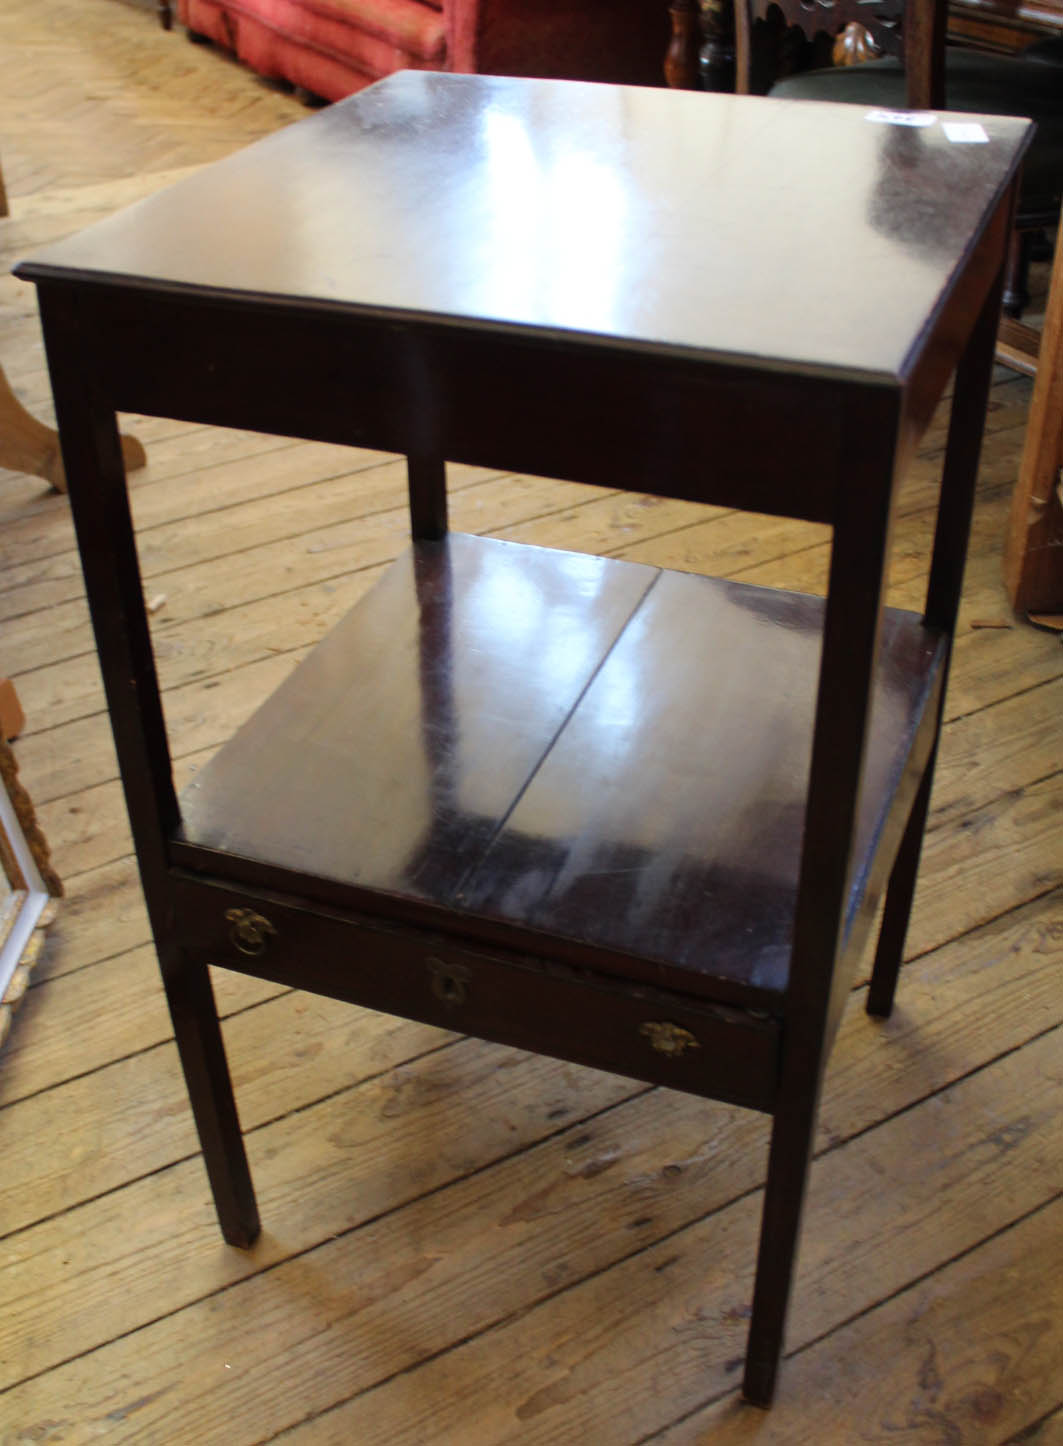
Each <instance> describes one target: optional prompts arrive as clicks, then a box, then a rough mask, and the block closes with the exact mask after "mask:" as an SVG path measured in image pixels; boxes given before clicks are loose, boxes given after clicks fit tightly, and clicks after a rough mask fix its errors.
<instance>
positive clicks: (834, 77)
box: [735, 0, 1063, 373]
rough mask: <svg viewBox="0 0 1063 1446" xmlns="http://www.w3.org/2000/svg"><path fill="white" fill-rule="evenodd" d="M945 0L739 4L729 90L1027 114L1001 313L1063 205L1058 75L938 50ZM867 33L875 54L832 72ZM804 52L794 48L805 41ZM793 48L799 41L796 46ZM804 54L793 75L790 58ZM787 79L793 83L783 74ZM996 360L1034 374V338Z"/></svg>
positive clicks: (1036, 66)
mask: <svg viewBox="0 0 1063 1446" xmlns="http://www.w3.org/2000/svg"><path fill="white" fill-rule="evenodd" d="M946 8H947V7H946V5H945V3H944V0H908V3H907V4H905V0H880V3H877V4H867V3H866V0H819V3H816V4H814V5H810V4H808V3H806V0H736V5H735V32H736V81H735V85H736V89H737V90H738V92H739V93H740V94H752V95H757V94H760V95H764V94H768V93H770V94H771V95H773V96H780V97H786V98H788V99H790V100H821V101H838V102H841V103H843V104H850V105H864V106H871V107H875V108H882V109H886V110H899V109H903V108H909V109H912V110H944V109H948V110H955V111H969V112H974V113H976V114H977V113H981V114H988V115H1019V116H1030V117H1031V118H1032V119H1033V120H1035V121H1036V122H1037V132H1036V135H1035V137H1034V141H1033V144H1032V146H1031V148H1030V150H1029V152H1028V153H1027V157H1026V161H1025V164H1024V167H1023V178H1022V188H1021V192H1020V196H1019V203H1018V207H1017V211H1016V217H1015V239H1014V243H1013V248H1012V260H1011V264H1010V266H1009V276H1008V285H1007V287H1006V289H1005V296H1004V311H1005V313H1006V315H1007V316H1008V317H1015V316H1018V315H1019V314H1020V312H1021V310H1022V307H1023V306H1024V304H1025V301H1026V295H1025V273H1026V257H1027V249H1028V241H1029V239H1030V238H1031V237H1032V236H1034V235H1035V234H1037V233H1038V232H1041V231H1044V230H1046V229H1050V230H1054V229H1055V227H1056V225H1057V223H1058V221H1059V214H1060V205H1061V202H1063V66H1061V64H1060V63H1058V60H1057V61H1056V63H1053V55H1054V54H1055V52H1052V54H1049V55H1046V54H1044V53H1043V51H1044V47H1034V48H1033V49H1032V50H1031V52H1030V53H1029V54H1027V53H1025V52H1023V53H1020V54H1018V55H991V54H985V53H982V52H981V51H975V50H966V49H962V48H959V47H956V46H949V45H946V43H945V25H946ZM854 23H855V24H857V25H859V26H862V27H863V28H864V29H865V30H866V31H868V32H869V33H870V35H871V36H872V39H873V41H874V42H875V44H876V47H877V49H878V50H879V52H880V54H879V56H878V57H877V58H875V59H871V60H866V61H861V62H860V63H858V64H855V65H833V66H832V65H831V54H832V50H833V46H834V43H835V41H836V40H837V39H838V37H839V36H840V35H841V34H842V33H843V32H844V31H845V29H846V27H847V26H849V25H852V24H854ZM802 38H803V40H804V42H805V44H804V45H803V46H802V45H801V43H800V42H801V40H802ZM795 42H797V43H795ZM799 49H801V50H803V52H804V58H805V59H806V60H807V58H808V57H809V55H810V56H811V68H809V69H797V68H796V67H797V65H798V64H799V63H800V62H799V60H797V59H795V52H797V51H798V50H799ZM788 72H790V73H788ZM1003 342H1004V350H1003V354H1002V355H1001V360H1004V361H1007V362H1009V363H1013V364H1016V365H1018V366H1019V368H1020V369H1021V370H1025V371H1028V372H1031V373H1032V372H1033V371H1034V370H1035V367H1036V351H1037V345H1036V338H1035V335H1034V334H1031V333H1030V330H1029V328H1020V327H1017V326H1015V325H1010V326H1009V325H1005V328H1004V335H1003Z"/></svg>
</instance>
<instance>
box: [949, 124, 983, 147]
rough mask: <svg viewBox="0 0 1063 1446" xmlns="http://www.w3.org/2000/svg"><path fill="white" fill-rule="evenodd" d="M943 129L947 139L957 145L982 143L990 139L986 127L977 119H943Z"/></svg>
mask: <svg viewBox="0 0 1063 1446" xmlns="http://www.w3.org/2000/svg"><path fill="white" fill-rule="evenodd" d="M941 129H942V130H943V131H944V132H945V136H946V139H948V140H950V141H952V142H953V143H954V144H956V145H968V146H970V145H982V144H985V143H986V142H988V140H989V137H988V136H987V135H986V133H985V127H984V126H980V125H979V124H978V122H977V121H942V122H941Z"/></svg>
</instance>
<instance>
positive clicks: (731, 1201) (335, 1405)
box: [262, 1024, 1063, 1443]
mask: <svg viewBox="0 0 1063 1446" xmlns="http://www.w3.org/2000/svg"><path fill="white" fill-rule="evenodd" d="M1054 1029H1063V1025H1060V1024H1057V1025H1052V1026H1049V1027H1048V1028H1047V1029H1045V1030H1042V1031H1040V1032H1039V1033H1038V1034H1037V1035H1036V1036H1034V1038H1041V1037H1043V1036H1044V1035H1046V1034H1050V1033H1051V1032H1052V1031H1053V1030H1054ZM1032 1042H1033V1040H1032V1039H1031V1040H1027V1041H1025V1042H1024V1044H1023V1045H1019V1046H1016V1047H1015V1048H1016V1049H1021V1048H1024V1047H1025V1045H1026V1044H1029V1043H1032ZM1014 1052H1015V1050H1014V1049H1012V1050H1004V1051H1002V1052H1001V1054H1000V1056H999V1058H1005V1057H1006V1056H1007V1055H1008V1054H1012V1053H1014ZM991 1063H993V1061H987V1062H986V1063H985V1064H984V1065H982V1066H979V1067H978V1068H977V1069H973V1070H970V1071H969V1072H967V1073H965V1074H963V1075H961V1076H959V1077H958V1078H957V1079H955V1080H950V1081H949V1083H948V1084H947V1085H943V1086H942V1087H941V1088H939V1089H937V1090H933V1091H931V1092H930V1093H929V1094H928V1095H926V1096H923V1098H922V1099H921V1100H919V1101H917V1102H916V1104H922V1103H925V1102H926V1100H927V1099H930V1098H933V1097H934V1096H935V1095H938V1094H941V1093H944V1092H945V1091H946V1090H948V1089H952V1088H954V1087H955V1085H957V1084H958V1083H960V1082H961V1081H962V1080H965V1079H968V1078H971V1077H972V1076H973V1075H976V1074H978V1073H980V1072H981V1070H982V1069H983V1068H986V1067H988V1065H989V1064H991ZM625 1103H626V1101H620V1102H618V1103H616V1104H614V1105H612V1106H610V1107H609V1108H610V1109H618V1108H620V1107H622V1105H623V1104H625ZM709 1103H711V1102H709ZM916 1104H913V1105H908V1106H905V1107H903V1108H901V1109H898V1110H895V1111H892V1112H891V1113H890V1114H888V1115H884V1116H882V1117H881V1118H879V1119H876V1121H875V1122H874V1123H873V1124H872V1125H870V1126H868V1127H866V1128H864V1129H860V1130H856V1131H854V1132H853V1133H852V1134H849V1135H846V1136H844V1137H843V1138H839V1139H838V1140H836V1141H831V1143H830V1144H829V1145H827V1146H825V1147H824V1148H822V1149H819V1150H816V1151H815V1152H814V1154H813V1161H814V1162H818V1161H819V1160H821V1159H823V1158H825V1157H826V1156H827V1155H831V1154H833V1153H834V1152H835V1151H836V1150H839V1149H841V1148H843V1147H845V1146H848V1145H849V1144H850V1143H852V1141H854V1140H857V1139H859V1138H861V1136H863V1135H865V1134H868V1133H870V1131H872V1130H874V1129H877V1128H878V1127H879V1126H881V1125H884V1124H886V1123H887V1122H888V1121H890V1120H893V1119H896V1118H899V1117H900V1116H901V1115H904V1114H907V1113H908V1111H909V1110H910V1109H912V1108H915V1107H916ZM607 1112H608V1111H602V1112H600V1113H607ZM526 1148H528V1147H526ZM531 1148H534V1147H531ZM525 1152H526V1149H525V1150H522V1151H519V1152H515V1154H517V1153H525ZM507 1158H508V1157H507ZM491 1168H493V1165H491V1164H489V1165H484V1166H482V1167H480V1170H481V1171H483V1170H487V1169H491ZM473 1173H478V1172H473ZM463 1178H465V1177H463ZM440 1188H441V1189H446V1188H448V1187H447V1186H441V1187H440ZM763 1190H764V1181H763V1180H761V1181H760V1182H759V1183H758V1184H757V1185H754V1186H750V1187H749V1188H747V1189H744V1190H741V1191H739V1192H738V1193H737V1194H736V1195H734V1196H732V1197H730V1198H728V1199H725V1200H721V1201H719V1202H717V1204H716V1205H714V1206H713V1208H712V1209H711V1210H708V1211H706V1212H705V1213H704V1214H703V1215H695V1216H692V1217H691V1218H689V1219H687V1220H685V1221H684V1222H683V1223H682V1224H680V1225H677V1226H676V1227H675V1228H674V1229H671V1230H667V1231H664V1232H663V1233H662V1234H660V1235H658V1236H656V1237H655V1238H654V1239H653V1240H648V1241H646V1242H644V1243H643V1244H641V1245H637V1246H635V1247H634V1248H633V1249H631V1250H629V1251H626V1252H624V1253H623V1254H622V1255H619V1256H618V1257H617V1258H616V1259H615V1260H612V1261H610V1262H609V1264H608V1265H605V1266H602V1267H599V1268H598V1269H595V1270H590V1271H587V1272H586V1273H585V1274H584V1275H581V1276H579V1277H578V1278H572V1279H569V1280H566V1281H565V1283H564V1284H563V1285H559V1286H558V1287H556V1288H555V1289H553V1290H547V1291H546V1292H544V1293H543V1295H541V1296H538V1297H536V1298H535V1299H534V1300H530V1301H525V1302H524V1303H523V1304H522V1305H521V1306H520V1307H518V1308H517V1309H515V1310H513V1311H510V1312H507V1313H506V1314H504V1315H502V1316H500V1317H499V1318H498V1319H496V1320H494V1321H492V1322H491V1323H490V1324H488V1325H484V1326H481V1327H480V1328H479V1329H477V1330H474V1331H470V1332H468V1333H467V1334H466V1335H464V1336H463V1337H461V1339H459V1340H454V1341H451V1342H450V1343H449V1344H448V1345H446V1346H444V1347H441V1348H440V1349H439V1350H438V1351H432V1352H425V1353H422V1354H421V1355H419V1356H418V1358H417V1360H416V1361H412V1362H410V1363H409V1364H408V1365H406V1366H403V1367H401V1368H400V1369H398V1370H395V1371H393V1372H391V1373H389V1374H388V1375H385V1376H382V1377H381V1378H380V1380H378V1381H374V1382H373V1384H372V1385H371V1386H367V1387H364V1388H363V1389H361V1390H357V1391H353V1392H351V1393H350V1395H348V1396H345V1397H343V1398H342V1399H337V1400H335V1401H333V1402H332V1403H331V1404H330V1405H329V1406H328V1407H327V1408H325V1409H324V1410H321V1411H315V1412H312V1413H310V1415H309V1416H308V1417H307V1419H309V1420H316V1419H318V1418H323V1417H326V1416H328V1415H330V1414H332V1412H334V1411H336V1410H338V1409H340V1408H341V1407H343V1406H346V1405H348V1404H349V1403H350V1402H352V1401H356V1400H358V1399H359V1398H361V1397H364V1396H368V1395H370V1394H371V1393H372V1392H374V1391H378V1390H380V1389H381V1388H382V1387H384V1386H386V1385H388V1384H390V1383H391V1382H392V1381H395V1380H398V1379H401V1377H403V1376H406V1375H410V1374H411V1373H413V1372H415V1371H418V1370H420V1369H421V1367H422V1366H426V1365H428V1364H430V1363H431V1362H432V1361H435V1360H438V1359H441V1358H443V1357H445V1356H447V1355H449V1354H451V1353H452V1352H453V1351H456V1350H458V1349H459V1348H460V1347H462V1346H464V1345H466V1344H468V1343H469V1342H470V1341H473V1340H476V1339H478V1338H480V1337H482V1336H486V1335H488V1334H490V1333H492V1332H495V1331H498V1330H502V1329H504V1328H505V1327H506V1326H507V1325H510V1324H512V1323H513V1322H514V1321H517V1320H519V1319H521V1317H523V1316H525V1315H527V1314H528V1313H529V1312H530V1311H533V1310H536V1309H539V1308H540V1307H541V1306H542V1305H544V1304H546V1303H547V1302H552V1301H555V1300H557V1299H559V1298H561V1297H562V1296H564V1295H567V1294H568V1293H569V1292H570V1291H572V1290H575V1289H577V1288H580V1287H582V1286H584V1285H586V1283H587V1282H588V1281H590V1280H593V1279H595V1278H596V1277H597V1276H600V1275H604V1274H606V1273H608V1272H609V1271H611V1270H614V1269H616V1268H617V1267H618V1266H620V1265H621V1264H627V1263H629V1262H630V1261H632V1260H635V1259H637V1258H638V1257H639V1256H640V1255H644V1254H646V1253H648V1252H649V1251H652V1250H657V1249H659V1248H660V1247H661V1246H662V1245H664V1244H666V1243H667V1242H668V1241H669V1240H673V1239H675V1238H676V1237H677V1236H679V1235H682V1234H683V1233H684V1232H685V1231H688V1230H691V1229H693V1228H694V1227H696V1226H698V1225H701V1224H704V1223H705V1222H706V1221H708V1220H710V1219H711V1218H712V1217H713V1216H714V1215H718V1214H720V1213H721V1212H722V1211H723V1210H725V1209H731V1208H733V1207H734V1206H735V1205H737V1204H739V1203H741V1202H742V1201H744V1200H748V1199H751V1198H753V1197H754V1196H756V1195H758V1194H762V1193H763ZM1061 1198H1063V1190H1058V1191H1054V1192H1053V1193H1052V1194H1051V1196H1049V1197H1048V1198H1046V1199H1045V1200H1042V1201H1041V1202H1040V1203H1039V1204H1037V1205H1036V1206H1033V1207H1032V1208H1031V1209H1029V1210H1026V1211H1023V1212H1022V1213H1020V1214H1019V1215H1018V1216H1016V1217H1015V1218H1014V1219H1013V1220H1010V1221H1008V1222H1007V1223H1006V1224H1005V1225H1002V1226H1001V1227H1000V1228H999V1229H996V1230H993V1231H990V1232H989V1234H987V1235H986V1236H984V1237H982V1238H981V1239H980V1240H978V1241H977V1242H975V1243H974V1244H973V1245H971V1246H969V1247H966V1248H964V1249H963V1250H960V1251H956V1252H955V1253H954V1254H952V1255H951V1256H949V1257H948V1258H947V1259H945V1260H943V1261H939V1262H936V1263H935V1264H934V1265H933V1266H932V1267H931V1268H930V1269H928V1270H926V1271H923V1272H921V1273H920V1274H919V1275H917V1276H915V1277H913V1278H912V1279H911V1280H909V1281H907V1282H905V1284H904V1285H902V1286H899V1287H898V1288H897V1289H896V1290H894V1291H891V1292H889V1293H888V1294H886V1295H885V1296H882V1297H880V1298H879V1299H878V1300H876V1301H874V1302H873V1303H871V1304H869V1305H868V1306H866V1307H865V1308H863V1309H861V1310H859V1311H854V1312H853V1313H852V1314H851V1315H850V1316H847V1317H846V1318H845V1319H844V1320H840V1321H837V1322H835V1323H834V1324H833V1325H832V1326H831V1327H830V1329H829V1330H827V1331H823V1332H821V1333H820V1334H819V1335H818V1336H817V1337H815V1339H813V1340H810V1341H807V1342H804V1343H802V1345H801V1346H799V1347H796V1348H795V1349H793V1350H789V1351H786V1352H785V1353H784V1357H783V1359H784V1360H787V1359H790V1358H792V1357H796V1356H798V1355H800V1354H802V1353H803V1352H804V1351H805V1350H807V1349H809V1348H810V1347H811V1346H813V1345H815V1344H816V1343H817V1342H818V1341H820V1340H824V1339H826V1338H827V1337H829V1336H831V1335H833V1334H834V1333H835V1332H836V1331H838V1330H840V1329H843V1328H844V1327H845V1326H847V1325H850V1324H851V1323H852V1322H853V1321H856V1320H859V1319H861V1317H863V1316H865V1315H867V1314H869V1313H870V1312H871V1311H873V1310H875V1309H877V1308H878V1307H879V1306H881V1305H884V1304H886V1303H887V1302H888V1301H890V1300H892V1299H894V1298H896V1297H897V1296H900V1295H903V1294H904V1293H905V1292H906V1291H908V1290H911V1289H914V1288H916V1287H917V1286H918V1285H920V1284H921V1283H922V1282H923V1281H925V1280H928V1279H930V1278H931V1277H932V1276H934V1275H936V1274H937V1273H938V1271H940V1270H943V1269H945V1268H946V1267H947V1266H949V1265H952V1264H954V1263H955V1262H956V1261H958V1260H962V1259H963V1258H964V1257H965V1256H967V1255H970V1254H971V1252H972V1251H973V1250H977V1249H979V1248H981V1247H982V1246H984V1245H986V1244H988V1243H989V1242H990V1241H991V1240H994V1239H996V1238H997V1237H998V1236H1000V1235H1003V1234H1006V1233H1007V1231H1008V1230H1012V1229H1014V1228H1015V1226H1016V1225H1019V1224H1021V1223H1023V1221H1025V1220H1027V1219H1032V1218H1033V1217H1034V1216H1036V1215H1037V1214H1039V1213H1040V1212H1041V1211H1043V1210H1045V1209H1047V1208H1048V1207H1049V1206H1050V1205H1052V1204H1053V1203H1054V1202H1055V1201H1057V1200H1059V1199H1061ZM740 1366H741V1360H740V1359H739V1360H737V1361H736V1362H735V1363H734V1369H735V1370H736V1371H737V1370H738V1369H739V1368H740ZM731 1394H732V1392H730V1391H723V1392H718V1393H716V1394H714V1395H712V1396H709V1397H707V1398H706V1399H705V1400H703V1401H701V1402H699V1404H698V1406H697V1408H696V1409H697V1410H699V1411H700V1410H704V1409H705V1408H706V1407H707V1406H709V1405H713V1404H715V1403H716V1402H717V1401H719V1400H723V1399H724V1398H725V1397H726V1396H729V1395H731ZM303 1424H305V1422H297V1423H293V1424H292V1425H290V1426H286V1427H284V1429H283V1430H281V1431H280V1432H277V1433H275V1434H274V1435H272V1436H268V1437H263V1438H262V1442H263V1443H265V1442H270V1443H272V1442H274V1441H283V1439H284V1438H285V1436H287V1435H289V1434H291V1433H292V1432H293V1431H294V1430H296V1429H297V1428H298V1426H300V1425H303ZM666 1429H671V1426H670V1425H669V1427H668V1428H666ZM656 1434H657V1435H660V1434H662V1433H661V1432H660V1431H658V1432H657V1433H656ZM643 1439H646V1440H651V1439H652V1437H647V1438H643Z"/></svg>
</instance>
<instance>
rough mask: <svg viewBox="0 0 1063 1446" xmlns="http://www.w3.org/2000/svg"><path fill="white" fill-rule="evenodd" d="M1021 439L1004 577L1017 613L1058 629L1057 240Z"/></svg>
mask: <svg viewBox="0 0 1063 1446" xmlns="http://www.w3.org/2000/svg"><path fill="white" fill-rule="evenodd" d="M1036 378H1037V379H1036V381H1035V383H1034V391H1033V400H1032V401H1031V403H1030V417H1029V421H1028V422H1027V426H1026V444H1025V446H1024V448H1023V453H1022V467H1021V470H1020V472H1019V480H1018V482H1017V483H1016V486H1015V491H1014V494H1013V495H1012V504H1011V517H1010V521H1009V525H1008V535H1007V540H1006V543H1005V552H1004V582H1005V586H1006V587H1007V590H1008V597H1009V599H1010V600H1011V604H1012V606H1013V607H1014V608H1015V609H1016V611H1018V612H1022V613H1028V614H1032V615H1035V616H1037V617H1041V616H1045V617H1047V618H1052V619H1054V620H1055V625H1056V626H1059V627H1061V628H1063V501H1061V497H1060V469H1061V466H1063V246H1059V245H1057V247H1056V257H1055V261H1054V263H1053V266H1052V281H1051V285H1050V287H1049V292H1048V305H1047V307H1046V310H1045V324H1044V332H1043V334H1042V337H1041V346H1040V358H1039V362H1038V365H1037V372H1036Z"/></svg>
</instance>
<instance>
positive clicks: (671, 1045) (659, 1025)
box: [639, 1020, 701, 1059]
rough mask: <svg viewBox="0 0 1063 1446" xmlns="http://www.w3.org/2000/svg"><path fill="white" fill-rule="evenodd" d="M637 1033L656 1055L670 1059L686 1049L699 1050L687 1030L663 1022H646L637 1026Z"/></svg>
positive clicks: (695, 1041)
mask: <svg viewBox="0 0 1063 1446" xmlns="http://www.w3.org/2000/svg"><path fill="white" fill-rule="evenodd" d="M639 1033H640V1034H641V1035H643V1037H644V1038H646V1039H648V1040H649V1042H650V1046H651V1048H652V1049H655V1050H656V1051H657V1053H658V1054H666V1055H668V1057H669V1058H670V1059H675V1058H676V1057H677V1056H678V1055H681V1054H685V1053H686V1051H687V1050H688V1049H700V1048H701V1045H700V1044H699V1043H698V1041H697V1040H696V1039H695V1038H694V1036H693V1035H692V1034H691V1032H690V1030H689V1029H683V1028H682V1027H681V1026H680V1025H678V1024H669V1023H668V1022H667V1021H664V1020H662V1021H660V1022H658V1021H657V1020H647V1022H646V1023H645V1024H640V1025H639Z"/></svg>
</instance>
